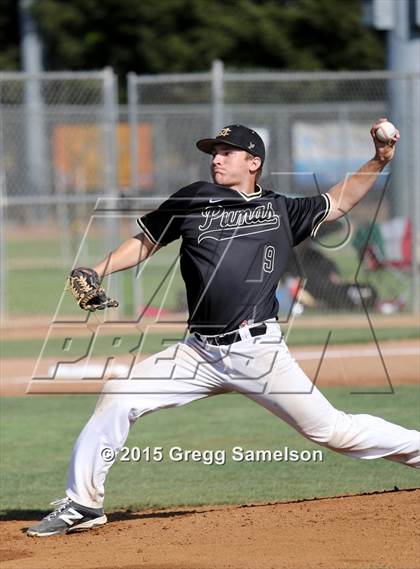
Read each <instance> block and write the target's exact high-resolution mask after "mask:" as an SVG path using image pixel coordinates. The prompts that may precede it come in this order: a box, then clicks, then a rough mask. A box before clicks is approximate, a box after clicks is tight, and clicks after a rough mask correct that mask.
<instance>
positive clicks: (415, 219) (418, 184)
mask: <svg viewBox="0 0 420 569" xmlns="http://www.w3.org/2000/svg"><path fill="white" fill-rule="evenodd" d="M408 84H409V86H408V92H409V97H408V100H409V101H410V102H411V105H410V107H411V109H410V111H411V112H410V115H411V116H409V117H408V121H407V124H410V125H411V128H410V130H409V133H410V137H411V141H410V144H409V151H410V152H409V154H410V155H409V157H408V159H409V160H410V162H411V164H409V166H410V171H411V172H412V175H411V176H408V178H409V179H411V188H410V190H409V191H410V192H411V195H412V200H413V203H412V207H413V209H412V210H411V216H412V245H411V252H412V271H413V312H414V313H417V314H418V313H419V312H420V274H419V267H420V251H419V247H418V239H419V238H420V164H419V160H418V152H419V148H420V132H419V131H420V108H419V102H420V75H419V74H412V75H410V76H409V78H408ZM407 134H408V133H407ZM407 189H408V188H407ZM408 199H410V197H409V198H408Z"/></svg>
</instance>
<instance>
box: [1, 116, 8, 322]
mask: <svg viewBox="0 0 420 569" xmlns="http://www.w3.org/2000/svg"><path fill="white" fill-rule="evenodd" d="M3 160H4V148H3V118H2V113H1V106H0V324H1V325H2V326H3V325H5V324H6V320H7V296H6V231H5V209H6V203H7V202H6V176H5V172H4V162H3Z"/></svg>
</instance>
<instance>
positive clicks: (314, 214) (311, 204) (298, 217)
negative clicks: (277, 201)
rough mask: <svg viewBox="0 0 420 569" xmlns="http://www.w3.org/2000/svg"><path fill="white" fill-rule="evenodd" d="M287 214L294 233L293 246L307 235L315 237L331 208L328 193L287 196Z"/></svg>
mask: <svg viewBox="0 0 420 569" xmlns="http://www.w3.org/2000/svg"><path fill="white" fill-rule="evenodd" d="M286 208H287V215H288V218H289V224H290V230H291V233H292V239H293V246H295V245H298V244H299V243H300V242H301V241H303V240H304V239H306V238H307V237H315V235H316V234H317V231H318V229H319V228H320V227H321V225H322V223H323V222H324V221H325V219H326V217H327V215H328V214H329V212H330V209H331V202H330V198H329V196H328V194H319V195H317V196H312V197H308V198H287V197H286Z"/></svg>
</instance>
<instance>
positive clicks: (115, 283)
mask: <svg viewBox="0 0 420 569" xmlns="http://www.w3.org/2000/svg"><path fill="white" fill-rule="evenodd" d="M116 83H117V82H116V78H115V75H114V73H113V71H112V69H111V68H110V67H107V68H105V69H104V81H103V92H104V124H103V131H104V159H105V160H104V183H105V194H106V196H107V197H108V198H111V199H110V200H108V203H109V202H113V208H115V205H116V203H115V202H116V198H117V197H118V188H117V109H118V103H117V85H116ZM108 215H109V217H108V218H107V222H106V231H107V243H108V249H109V252H111V251H113V250H114V249H115V248H116V247H117V245H118V244H119V241H120V238H119V237H120V220H119V219H118V212H112V213H110V214H108ZM111 287H112V293H110V294H111V296H115V298H117V299H119V300H120V301H121V304H122V303H123V297H122V290H123V287H122V286H121V273H116V274H115V275H114V276H113V279H112V282H111ZM109 290H110V287H109ZM114 314H115V313H114Z"/></svg>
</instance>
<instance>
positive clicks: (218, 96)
mask: <svg viewBox="0 0 420 569" xmlns="http://www.w3.org/2000/svg"><path fill="white" fill-rule="evenodd" d="M211 73H212V77H211V96H212V108H213V133H214V134H216V133H217V132H219V130H220V129H221V128H222V127H223V125H224V108H223V106H224V104H223V99H224V77H223V73H224V68H223V61H220V59H216V60H214V61H213V63H212V66H211Z"/></svg>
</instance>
